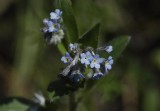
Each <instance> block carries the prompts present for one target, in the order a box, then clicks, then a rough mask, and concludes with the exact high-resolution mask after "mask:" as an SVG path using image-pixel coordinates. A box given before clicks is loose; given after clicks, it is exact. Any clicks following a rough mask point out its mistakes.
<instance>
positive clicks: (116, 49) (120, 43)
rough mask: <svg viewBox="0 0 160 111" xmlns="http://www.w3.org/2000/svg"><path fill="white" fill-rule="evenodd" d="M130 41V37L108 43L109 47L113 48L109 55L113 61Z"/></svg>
mask: <svg viewBox="0 0 160 111" xmlns="http://www.w3.org/2000/svg"><path fill="white" fill-rule="evenodd" d="M130 39H131V37H130V36H120V37H118V38H115V39H113V40H112V41H110V42H109V43H108V44H109V45H112V46H113V51H112V52H111V53H110V54H111V55H112V57H113V59H114V60H116V59H117V58H118V57H119V56H120V55H121V53H122V52H123V50H124V49H125V48H126V46H127V44H128V43H129V41H130Z"/></svg>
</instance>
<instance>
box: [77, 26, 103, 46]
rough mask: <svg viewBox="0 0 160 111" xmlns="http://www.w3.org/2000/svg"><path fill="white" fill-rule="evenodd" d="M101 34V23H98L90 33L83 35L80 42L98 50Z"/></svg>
mask: <svg viewBox="0 0 160 111" xmlns="http://www.w3.org/2000/svg"><path fill="white" fill-rule="evenodd" d="M99 32H100V23H97V24H96V25H94V26H93V27H92V28H91V29H90V30H89V31H87V32H86V33H85V34H83V35H82V37H81V38H80V39H79V40H78V42H79V43H82V44H83V45H84V46H91V47H93V48H97V45H98V36H99Z"/></svg>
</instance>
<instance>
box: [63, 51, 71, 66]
mask: <svg viewBox="0 0 160 111" xmlns="http://www.w3.org/2000/svg"><path fill="white" fill-rule="evenodd" d="M72 60H73V59H72V57H71V56H70V54H69V53H68V52H66V54H65V55H64V56H63V57H62V58H61V61H62V62H64V63H65V64H66V63H70V62H71V61H72Z"/></svg>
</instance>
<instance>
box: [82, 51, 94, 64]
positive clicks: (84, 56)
mask: <svg viewBox="0 0 160 111" xmlns="http://www.w3.org/2000/svg"><path fill="white" fill-rule="evenodd" d="M80 56H81V59H80V61H81V63H82V64H85V65H89V64H90V62H91V61H92V59H93V57H92V55H91V53H90V52H89V51H87V52H86V53H82V54H81V55H80Z"/></svg>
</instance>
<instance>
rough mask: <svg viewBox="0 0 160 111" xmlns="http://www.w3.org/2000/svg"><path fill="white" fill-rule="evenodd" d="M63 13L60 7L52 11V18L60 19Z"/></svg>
mask: <svg viewBox="0 0 160 111" xmlns="http://www.w3.org/2000/svg"><path fill="white" fill-rule="evenodd" d="M61 15H62V11H60V10H59V9H56V10H55V12H51V13H50V18H51V19H52V20H58V19H61Z"/></svg>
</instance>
